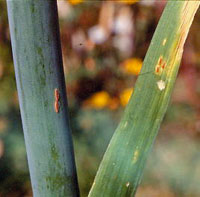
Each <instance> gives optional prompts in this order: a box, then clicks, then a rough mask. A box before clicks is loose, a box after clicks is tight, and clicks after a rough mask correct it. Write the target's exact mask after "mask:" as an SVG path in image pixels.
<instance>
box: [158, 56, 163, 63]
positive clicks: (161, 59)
mask: <svg viewBox="0 0 200 197" xmlns="http://www.w3.org/2000/svg"><path fill="white" fill-rule="evenodd" d="M162 61H163V57H162V56H161V57H160V58H159V60H158V64H159V65H161V64H162Z"/></svg>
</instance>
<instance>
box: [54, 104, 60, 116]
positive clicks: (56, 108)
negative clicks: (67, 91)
mask: <svg viewBox="0 0 200 197" xmlns="http://www.w3.org/2000/svg"><path fill="white" fill-rule="evenodd" d="M54 109H55V112H56V113H58V112H59V103H58V102H57V101H55V103H54Z"/></svg>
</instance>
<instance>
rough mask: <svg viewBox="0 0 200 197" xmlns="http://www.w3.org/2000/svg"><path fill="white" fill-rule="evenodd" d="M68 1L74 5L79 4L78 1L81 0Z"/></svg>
mask: <svg viewBox="0 0 200 197" xmlns="http://www.w3.org/2000/svg"><path fill="white" fill-rule="evenodd" d="M68 2H69V3H70V4H72V5H76V4H79V3H82V2H83V0H68Z"/></svg>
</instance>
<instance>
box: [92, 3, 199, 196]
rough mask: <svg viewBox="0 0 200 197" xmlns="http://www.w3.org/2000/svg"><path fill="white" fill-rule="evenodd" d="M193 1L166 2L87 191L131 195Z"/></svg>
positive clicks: (168, 87) (162, 108)
mask: <svg viewBox="0 0 200 197" xmlns="http://www.w3.org/2000/svg"><path fill="white" fill-rule="evenodd" d="M199 4H200V1H198V0H196V1H195V0H194V1H175V0H174V1H169V2H168V5H167V6H166V9H165V11H164V13H163V16H162V18H161V19H160V22H159V24H158V27H157V30H156V32H155V35H154V37H153V40H152V42H151V45H150V47H149V50H148V53H147V55H146V58H145V60H144V65H143V68H142V71H141V74H140V76H139V78H138V80H137V83H136V87H135V91H134V93H133V95H132V97H131V99H130V102H129V104H128V105H127V107H126V110H125V113H124V116H123V118H122V120H121V122H120V124H119V126H118V128H117V130H116V132H115V134H114V136H113V138H112V140H111V142H110V144H109V146H108V149H107V151H106V153H105V155H104V158H103V161H102V162H101V165H100V168H99V170H98V172H97V175H96V178H95V180H94V184H93V186H92V189H91V191H90V194H89V197H97V196H98V197H110V196H115V197H123V196H127V197H130V196H134V195H135V192H136V189H137V187H138V184H139V183H140V180H141V175H142V172H143V168H144V164H145V161H146V158H147V155H148V154H149V151H150V150H151V147H152V144H153V142H154V140H155V137H156V135H157V132H158V129H159V127H160V124H161V121H162V119H163V116H164V114H165V112H166V109H167V106H168V103H169V99H170V95H171V93H172V89H173V86H174V83H175V79H176V76H177V72H178V68H179V64H180V60H181V57H182V52H183V46H184V43H185V40H186V37H187V34H188V31H189V28H190V25H191V23H192V20H193V18H194V15H195V13H196V11H197V9H198V7H199ZM169 159H170V158H169Z"/></svg>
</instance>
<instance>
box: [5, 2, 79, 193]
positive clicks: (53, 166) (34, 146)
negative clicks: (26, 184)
mask: <svg viewBox="0 0 200 197" xmlns="http://www.w3.org/2000/svg"><path fill="white" fill-rule="evenodd" d="M7 6H8V17H9V25H10V33H11V41H12V50H13V58H14V66H15V73H16V81H17V89H18V95H19V102H20V110H21V117H22V123H23V130H24V136H25V143H26V150H27V155H28V164H29V169H30V176H31V183H32V189H33V194H34V196H36V197H44V196H47V197H50V196H52V197H56V196H79V190H78V183H77V175H76V168H75V162H74V154H73V145H72V138H71V132H70V127H69V120H68V111H67V100H66V91H65V89H66V88H65V81H64V74H63V68H62V55H61V47H60V38H59V26H58V14H57V4H56V0H7Z"/></svg>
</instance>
